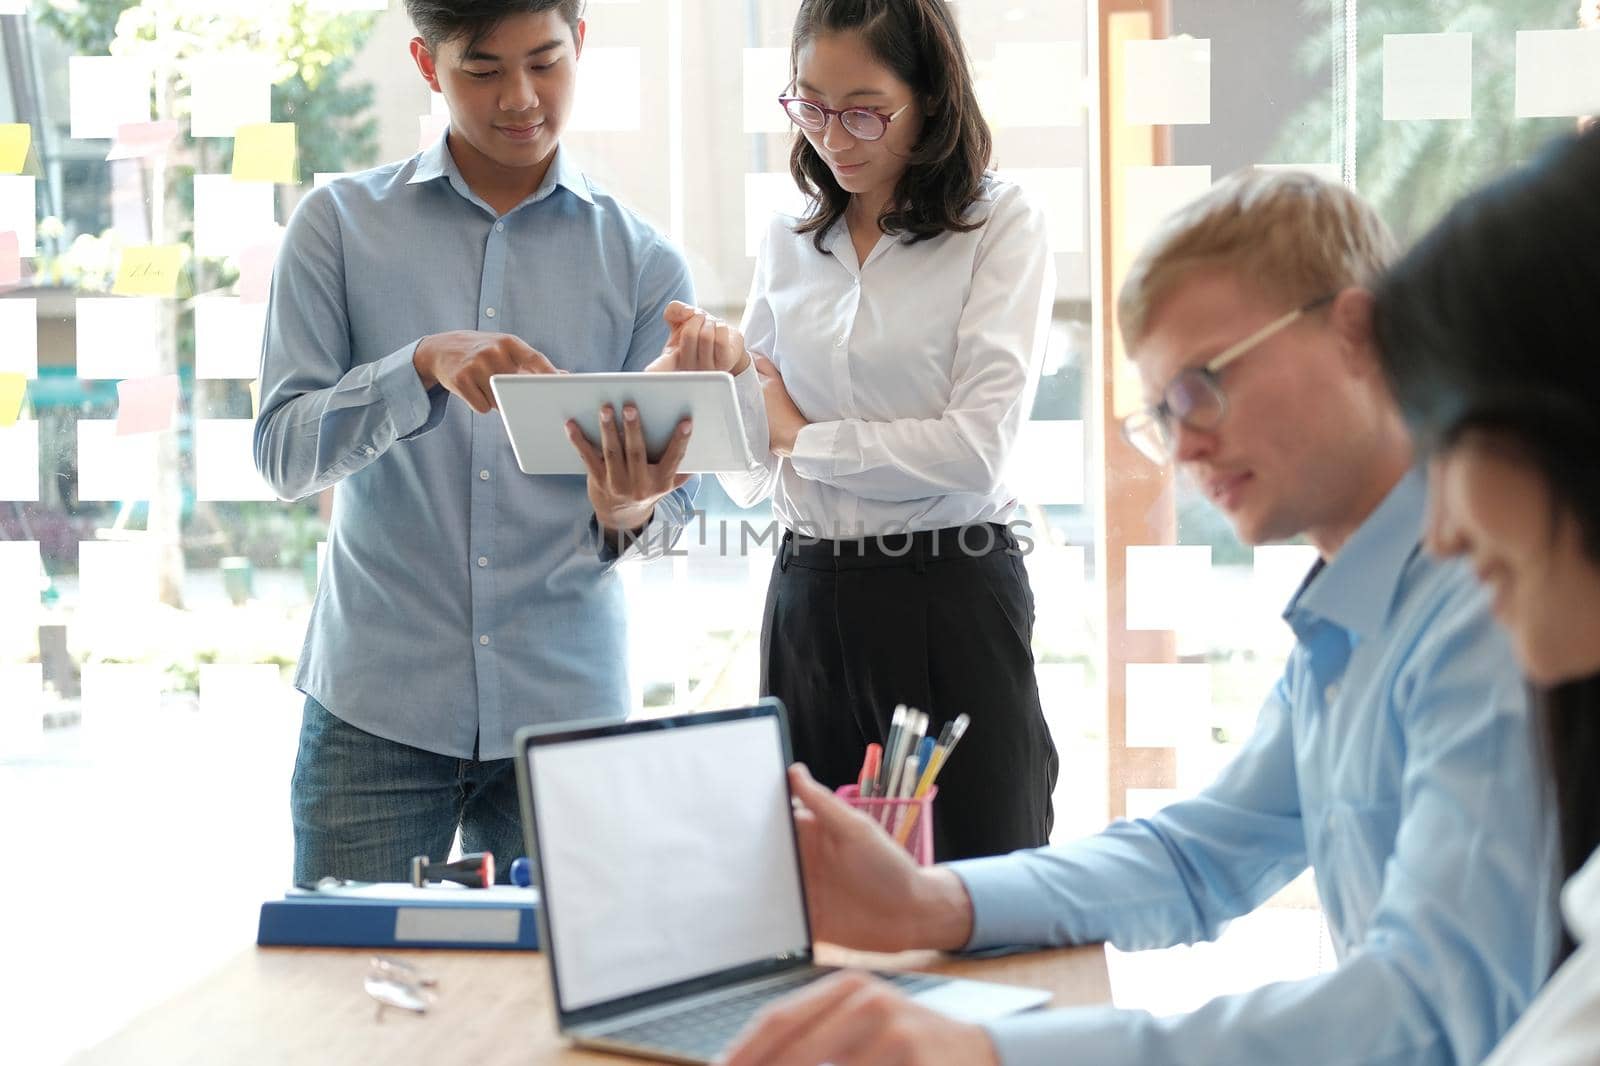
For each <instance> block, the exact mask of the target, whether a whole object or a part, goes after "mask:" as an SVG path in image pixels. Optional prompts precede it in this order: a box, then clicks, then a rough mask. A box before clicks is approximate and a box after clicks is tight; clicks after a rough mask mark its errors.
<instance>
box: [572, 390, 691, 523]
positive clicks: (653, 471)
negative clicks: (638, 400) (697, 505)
mask: <svg viewBox="0 0 1600 1066" xmlns="http://www.w3.org/2000/svg"><path fill="white" fill-rule="evenodd" d="M622 426H623V428H622V433H621V435H620V436H619V435H618V434H617V417H616V412H615V411H614V410H613V409H612V407H611V405H610V404H607V405H606V406H604V407H602V408H601V409H600V446H599V447H598V448H596V447H595V445H594V444H593V443H592V442H591V441H590V440H589V439H588V438H587V437H585V436H584V435H583V431H582V430H581V429H579V428H578V424H577V423H576V422H568V423H567V439H568V440H570V441H572V446H573V447H574V448H576V449H578V455H579V457H581V458H582V459H583V465H584V468H585V469H586V470H587V471H588V473H589V503H590V505H591V506H592V507H593V508H594V516H595V519H596V520H597V521H599V523H600V525H601V526H602V527H604V529H605V530H606V531H607V532H608V533H611V534H617V533H623V532H626V533H630V534H634V535H637V534H638V533H639V532H640V531H641V530H643V529H644V527H645V524H646V523H647V522H649V521H650V515H651V513H652V512H654V511H655V508H656V504H657V503H658V502H659V501H660V500H661V497H663V496H665V495H666V494H667V493H669V492H671V491H672V490H673V489H676V488H679V487H680V486H682V485H683V484H684V483H686V482H687V481H688V480H689V475H688V474H680V473H678V464H679V463H681V462H683V455H684V452H686V451H687V450H688V448H689V433H690V430H691V429H692V428H693V427H692V425H691V423H690V420H689V419H687V418H685V419H683V420H682V421H680V422H679V423H678V426H677V429H676V430H675V431H674V432H673V434H672V440H671V441H669V442H668V443H667V447H666V450H665V451H663V452H662V453H661V458H660V459H658V460H657V461H656V462H654V463H652V462H651V461H650V456H649V455H648V454H647V453H646V451H645V445H644V427H643V426H642V425H641V424H640V422H639V409H638V408H636V407H634V406H633V405H632V404H624V405H623V407H622Z"/></svg>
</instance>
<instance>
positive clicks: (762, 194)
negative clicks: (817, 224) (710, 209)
mask: <svg viewBox="0 0 1600 1066" xmlns="http://www.w3.org/2000/svg"><path fill="white" fill-rule="evenodd" d="M805 209H806V198H805V196H804V195H803V194H802V193H801V192H800V189H799V187H798V186H796V185H795V183H794V179H793V178H792V177H790V176H789V172H788V171H772V172H769V173H761V174H746V175H745V176H744V254H745V255H749V256H753V255H755V254H757V253H758V252H760V251H761V242H762V241H764V240H766V237H767V229H768V227H769V226H770V225H771V223H772V216H773V215H774V214H785V215H790V216H793V217H798V216H800V215H802V214H804V213H805Z"/></svg>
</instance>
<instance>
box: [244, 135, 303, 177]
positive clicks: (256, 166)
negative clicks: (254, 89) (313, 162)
mask: <svg viewBox="0 0 1600 1066" xmlns="http://www.w3.org/2000/svg"><path fill="white" fill-rule="evenodd" d="M294 139H295V126H294V123H293V122H258V123H254V124H252V125H248V126H240V127H239V129H238V131H237V132H236V133H235V134H234V139H233V180H234V181H266V182H276V183H278V184H280V185H295V184H298V183H299V181H300V172H299V167H298V166H297V165H296V161H295V151H294Z"/></svg>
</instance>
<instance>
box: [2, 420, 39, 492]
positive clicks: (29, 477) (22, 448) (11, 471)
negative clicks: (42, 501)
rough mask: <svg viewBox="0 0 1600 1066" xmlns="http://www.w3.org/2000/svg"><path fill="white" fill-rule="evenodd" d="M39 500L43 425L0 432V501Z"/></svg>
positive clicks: (30, 424)
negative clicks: (40, 431)
mask: <svg viewBox="0 0 1600 1066" xmlns="http://www.w3.org/2000/svg"><path fill="white" fill-rule="evenodd" d="M38 498H39V423H37V422H35V421H33V420H32V419H28V420H26V421H21V422H17V423H16V424H14V425H10V426H6V427H4V428H0V500H37V499H38Z"/></svg>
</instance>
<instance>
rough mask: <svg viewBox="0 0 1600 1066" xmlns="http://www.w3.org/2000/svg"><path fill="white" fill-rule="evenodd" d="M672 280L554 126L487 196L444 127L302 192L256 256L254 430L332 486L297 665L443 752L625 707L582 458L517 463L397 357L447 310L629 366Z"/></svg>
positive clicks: (440, 326)
mask: <svg viewBox="0 0 1600 1066" xmlns="http://www.w3.org/2000/svg"><path fill="white" fill-rule="evenodd" d="M672 300H684V301H686V302H691V303H692V302H693V300H694V292H693V289H692V286H691V285H690V281H689V274H688V268H687V266H686V265H685V263H684V260H683V256H682V255H681V254H680V253H679V252H678V251H677V250H676V249H675V248H673V247H672V246H671V245H670V244H668V243H667V242H666V241H665V240H664V239H663V238H662V237H661V236H660V235H659V234H658V233H656V232H655V231H654V230H653V229H651V228H650V227H649V226H648V225H646V224H645V223H644V222H643V221H641V220H640V219H638V218H637V217H635V216H634V215H633V214H632V213H631V212H629V211H628V210H627V209H625V208H624V207H623V206H622V205H621V204H619V203H617V201H616V200H614V199H612V198H611V197H609V196H607V195H605V194H604V193H603V192H601V191H599V190H598V189H596V188H595V187H594V186H593V185H592V184H591V183H590V182H589V181H588V179H587V178H585V177H584V175H583V174H582V173H581V172H580V171H579V170H578V168H577V167H576V165H575V164H574V163H573V162H572V161H571V160H570V158H569V156H568V153H567V151H566V149H564V148H561V149H558V150H557V153H556V157H555V159H554V161H553V162H552V164H551V166H550V169H549V172H548V174H547V175H546V177H545V180H544V182H543V183H542V184H541V185H540V187H539V189H538V190H537V191H536V192H535V193H534V194H533V195H532V196H530V197H528V198H527V199H526V200H524V201H523V202H522V203H520V204H518V205H517V206H516V207H515V208H513V209H512V210H510V211H508V212H506V213H505V214H504V215H499V216H497V215H496V213H495V211H494V210H493V209H492V208H491V207H490V206H489V205H488V204H487V203H485V202H484V201H483V200H482V199H481V198H480V197H478V196H477V195H475V194H474V193H473V192H472V191H471V189H469V188H468V187H467V184H466V182H465V181H464V180H463V179H462V177H461V173H460V171H459V170H458V169H457V168H456V165H455V161H454V159H453V158H452V157H451V155H450V153H449V151H448V150H447V148H446V141H445V138H443V137H441V138H440V140H439V141H438V142H436V143H435V144H434V145H433V147H431V148H429V149H428V150H426V151H424V152H421V153H420V154H418V155H416V156H414V157H412V158H411V159H409V160H406V161H404V162H401V163H394V164H390V165H388V166H383V167H378V168H377V169H374V170H369V171H365V172H363V173H361V174H357V175H353V176H351V177H346V178H341V179H338V180H335V181H333V182H331V183H330V184H328V185H327V186H325V187H323V188H320V189H317V190H315V191H313V192H311V193H310V194H308V195H307V196H306V198H305V200H304V201H303V202H302V203H301V204H300V206H299V208H298V209H297V210H296V211H295V214H294V217H293V218H292V219H291V220H290V222H289V226H288V232H287V233H286V234H285V236H284V242H283V246H282V249H281V251H280V253H279V255H278V262H277V267H276V270H275V271H274V274H273V281H272V295H271V299H270V305H269V307H268V311H267V329H266V340H265V344H264V347H263V352H262V369H261V411H260V415H259V417H258V419H257V422H256V430H255V458H256V466H257V467H258V468H259V469H260V471H261V473H262V475H263V476H264V477H265V478H266V480H267V482H268V483H269V484H270V485H271V486H272V487H273V489H274V491H276V492H277V493H278V494H279V495H280V496H282V497H284V498H286V499H297V498H299V497H302V496H306V495H309V494H311V493H314V492H317V491H318V490H320V489H325V488H327V487H328V486H330V485H335V486H337V488H336V490H335V493H334V501H333V519H332V524H331V526H330V527H329V531H328V551H327V557H326V560H325V564H324V566H323V569H322V577H321V581H320V582H319V584H318V588H317V595H316V600H315V603H314V604H313V607H312V613H311V623H310V627H309V630H308V632H307V634H306V641H305V647H304V649H303V650H302V652H301V656H300V664H299V669H298V671H297V673H296V674H295V684H296V686H297V687H298V688H300V689H301V690H302V691H303V692H305V693H306V694H308V695H310V696H312V697H313V698H315V699H316V700H317V701H318V702H319V703H321V704H322V705H323V706H325V707H327V708H328V710H330V711H331V712H333V713H334V714H336V715H338V716H339V717H340V718H343V719H344V720H345V721H347V722H349V723H351V724H352V725H355V726H357V727H359V728H361V729H364V730H366V731H368V732H370V733H375V734H377V735H378V736H382V737H386V738H388V739H390V740H396V741H400V742H402V743H405V744H409V745H412V746H414V747H419V748H423V749H426V750H428V751H433V752H438V753H440V754H445V755H454V756H458V757H461V758H470V757H472V756H473V755H474V754H477V755H479V756H480V757H482V758H485V759H492V758H503V757H507V756H509V755H510V754H511V737H512V734H513V732H515V730H516V729H517V728H518V727H519V726H523V725H527V724H530V723H535V722H553V721H560V720H563V719H572V718H584V717H603V716H622V715H624V714H625V713H626V712H627V710H628V705H629V685H628V675H627V666H626V663H627V653H626V629H625V619H624V599H623V591H622V588H621V584H620V582H619V580H618V577H617V575H616V574H615V573H614V572H613V568H614V565H615V562H616V559H617V556H616V553H615V551H607V550H597V547H596V543H595V539H594V538H593V536H592V531H593V529H594V525H593V521H594V514H593V510H592V509H591V507H590V505H589V501H588V496H587V490H586V486H585V482H584V479H583V478H582V477H565V476H545V477H529V476H527V475H524V474H523V473H521V472H520V471H519V470H518V469H517V464H516V459H515V457H514V456H513V454H512V451H511V446H510V443H509V442H508V441H507V439H506V433H505V428H504V426H503V424H502V423H501V420H500V415H499V413H498V412H490V413H489V414H486V415H479V414H475V413H474V412H473V411H472V409H471V408H470V407H468V406H467V405H466V403H465V402H463V401H462V400H461V399H460V398H458V397H454V396H451V395H450V394H449V393H447V392H446V391H445V390H444V389H443V388H440V387H435V388H433V389H431V390H424V389H423V387H422V382H421V379H420V378H418V376H417V373H416V370H415V368H414V367H413V365H412V356H413V355H414V354H415V352H416V347H417V343H418V341H419V340H421V338H423V337H424V336H427V335H429V334H432V333H441V332H446V331H449V330H458V329H467V330H482V331H485V332H493V333H509V334H514V335H516V336H518V337H521V338H522V339H523V340H525V341H526V342H527V343H528V344H530V345H532V346H533V347H534V348H536V349H538V350H539V351H541V352H543V353H544V354H545V356H546V357H548V358H549V359H550V361H551V362H552V363H554V364H555V365H556V366H557V367H560V368H563V369H566V370H572V371H616V370H639V369H642V368H643V367H644V366H645V364H647V363H648V362H649V361H650V360H651V359H653V358H655V357H656V356H658V355H659V354H660V353H661V348H662V346H663V345H664V344H665V343H666V339H667V327H666V324H665V323H664V322H663V320H662V317H661V316H662V311H663V310H664V309H665V308H666V305H667V304H668V303H669V302H670V301H672ZM697 484H698V482H697V481H696V482H691V483H690V484H688V485H685V486H684V487H683V488H682V489H679V490H678V491H676V492H674V493H672V494H671V495H670V496H668V497H666V498H665V499H663V500H662V501H661V502H660V503H659V504H658V505H657V506H656V509H655V514H654V515H653V516H652V518H651V523H650V527H649V529H648V530H647V533H648V534H649V535H648V536H647V537H646V539H645V544H646V545H649V546H650V547H651V548H653V549H654V550H656V551H660V550H662V549H664V548H665V547H666V546H667V545H668V544H669V543H670V536H669V535H670V534H671V533H672V532H674V531H676V530H678V529H681V528H682V525H683V524H684V522H685V521H686V520H687V518H688V515H689V508H690V506H691V501H692V499H693V495H694V490H695V488H696V487H697ZM643 553H644V550H643V549H641V548H639V547H637V546H636V547H634V548H630V549H629V551H628V552H627V553H624V554H643Z"/></svg>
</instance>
